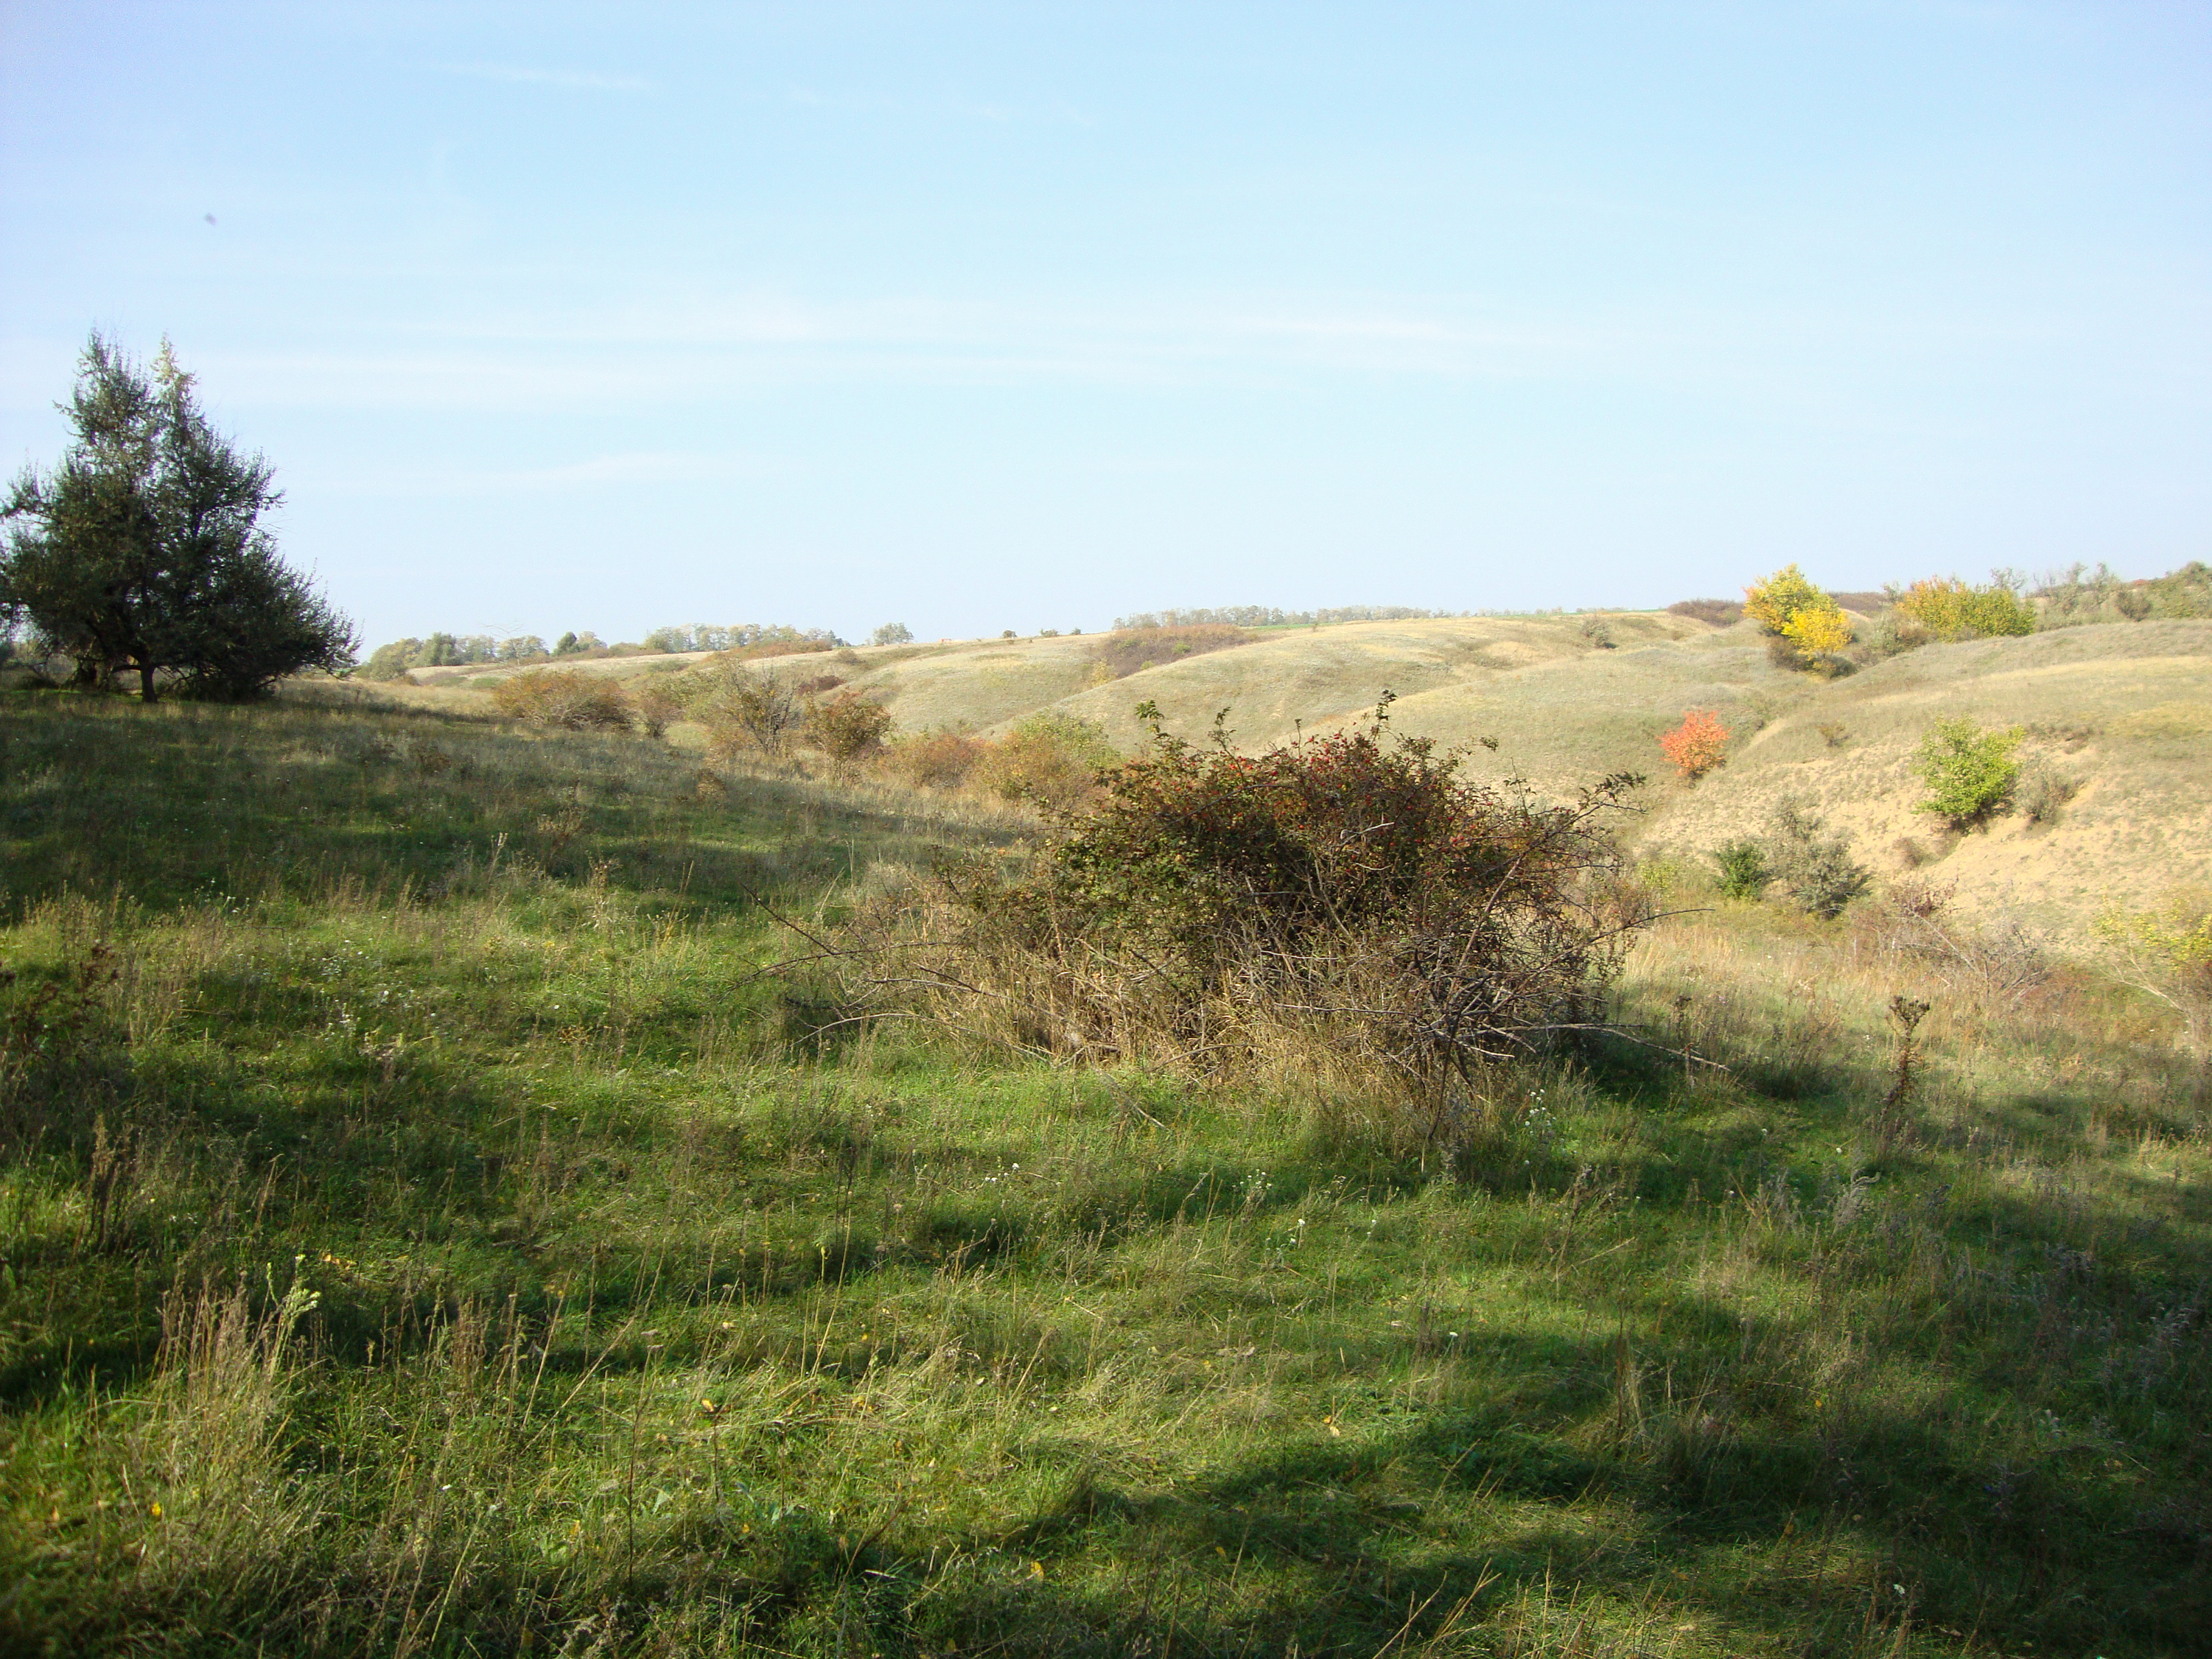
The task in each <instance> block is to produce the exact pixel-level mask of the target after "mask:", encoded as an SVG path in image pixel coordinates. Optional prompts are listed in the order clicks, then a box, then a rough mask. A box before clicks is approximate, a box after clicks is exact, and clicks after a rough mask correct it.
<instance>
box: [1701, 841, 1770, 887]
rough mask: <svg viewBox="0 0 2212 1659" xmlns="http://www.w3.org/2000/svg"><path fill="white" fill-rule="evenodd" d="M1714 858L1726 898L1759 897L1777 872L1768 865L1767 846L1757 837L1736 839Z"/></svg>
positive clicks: (1713, 856)
mask: <svg viewBox="0 0 2212 1659" xmlns="http://www.w3.org/2000/svg"><path fill="white" fill-rule="evenodd" d="M1712 858H1713V865H1714V867H1715V868H1716V869H1717V871H1718V872H1719V875H1720V890H1721V896H1722V897H1723V898H1733V899H1756V898H1758V897H1759V896H1762V895H1763V894H1765V891H1766V889H1767V886H1768V884H1770V883H1771V882H1772V881H1773V879H1774V872H1773V871H1771V870H1770V869H1768V868H1767V866H1766V849H1765V848H1763V847H1761V846H1760V845H1759V843H1758V842H1755V841H1732V842H1729V844H1728V845H1727V846H1725V847H1723V848H1721V849H1720V851H1719V852H1717V853H1715V854H1713V855H1712Z"/></svg>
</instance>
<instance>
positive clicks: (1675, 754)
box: [1659, 708, 1729, 783]
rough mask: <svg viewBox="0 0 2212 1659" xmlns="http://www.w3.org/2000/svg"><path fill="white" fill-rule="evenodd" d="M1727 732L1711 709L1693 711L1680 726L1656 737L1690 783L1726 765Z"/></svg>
mask: <svg viewBox="0 0 2212 1659" xmlns="http://www.w3.org/2000/svg"><path fill="white" fill-rule="evenodd" d="M1728 735H1729V734H1728V728H1727V727H1726V726H1723V725H1722V724H1721V722H1720V717H1719V716H1718V715H1717V714H1715V713H1714V712H1713V711H1712V710H1711V709H1710V708H1692V709H1691V710H1690V711H1689V712H1688V713H1687V714H1684V715H1683V716H1682V723H1681V724H1680V726H1676V727H1675V728H1674V730H1673V731H1671V732H1662V733H1661V734H1660V737H1659V747H1660V748H1662V750H1665V751H1666V753H1667V758H1668V760H1670V761H1672V762H1674V764H1675V766H1676V767H1677V768H1678V769H1680V771H1681V774H1682V775H1683V776H1684V777H1685V778H1687V779H1688V780H1690V781H1692V782H1693V783H1694V782H1695V781H1697V780H1698V779H1699V778H1701V777H1703V776H1705V774H1706V773H1708V772H1710V771H1711V770H1712V769H1714V768H1715V767H1717V766H1722V765H1724V764H1726V763H1727V761H1728Z"/></svg>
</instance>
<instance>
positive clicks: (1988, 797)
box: [1913, 715, 2027, 829]
mask: <svg viewBox="0 0 2212 1659" xmlns="http://www.w3.org/2000/svg"><path fill="white" fill-rule="evenodd" d="M2026 735H2027V733H2026V732H2022V731H2021V729H2020V728H2019V727H2018V726H2013V727H2011V728H2009V729H2008V730H2005V731H1998V732H1989V731H1984V730H1983V729H1982V727H1981V726H1979V725H1978V724H1977V723H1976V722H1975V721H1973V720H1970V719H1968V718H1966V716H1964V715H1961V716H1960V717H1959V718H1958V719H1956V720H1937V721H1936V723H1935V724H1934V725H1933V726H1929V728H1928V731H1927V732H1926V734H1925V735H1924V736H1923V737H1922V738H1921V740H1920V752H1919V755H1918V757H1917V759H1916V760H1915V761H1914V763H1913V769H1914V770H1915V771H1916V772H1917V773H1918V774H1919V775H1920V777H1921V780H1922V781H1923V782H1925V783H1926V784H1927V786H1928V788H1929V795H1928V799H1925V800H1923V801H1922V802H1921V803H1920V805H1919V809H1918V810H1919V811H1923V812H1930V813H1933V814H1934V815H1935V816H1936V817H1940V818H1942V820H1943V822H1944V823H1946V824H1947V825H1948V826H1949V827H1950V828H1951V829H1971V828H1972V827H1973V826H1974V825H1976V824H1978V823H1985V822H1987V821H1988V820H1989V819H1990V817H1994V816H1995V815H1996V813H1998V812H2001V811H2003V810H2004V808H2005V807H2006V806H2008V805H2010V804H2011V801H2012V795H2013V790H2014V788H2015V786H2016V785H2017V784H2018V783H2019V781H2020V762H2019V761H2018V760H2016V759H2015V758H2014V751H2015V750H2017V749H2018V748H2019V747H2020V744H2021V738H2024V737H2025V736H2026Z"/></svg>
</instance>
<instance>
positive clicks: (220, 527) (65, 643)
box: [0, 333, 354, 701]
mask: <svg viewBox="0 0 2212 1659" xmlns="http://www.w3.org/2000/svg"><path fill="white" fill-rule="evenodd" d="M64 413H66V414H67V415H68V416H69V418H70V426H71V427H72V428H73V429H74V434H75V435H74V439H73V441H72V442H71V444H70V448H69V451H68V452H67V453H66V454H64V457H63V459H62V461H61V464H60V465H59V466H58V468H57V469H56V470H55V471H53V472H52V473H51V474H45V473H40V472H39V471H35V470H32V471H26V472H24V473H23V474H22V475H21V477H18V478H17V479H16V481H15V486H14V488H13V489H12V490H11V491H10V493H9V498H8V504H7V507H6V509H5V513H4V516H5V517H6V518H7V519H8V520H10V528H9V538H8V543H7V546H6V550H5V551H4V553H0V612H4V613H5V615H6V617H7V618H8V619H9V621H11V622H12V621H14V620H15V618H17V617H21V618H24V619H27V620H28V622H29V623H30V624H31V627H32V630H33V635H34V636H35V637H36V639H37V640H38V641H39V642H40V644H41V645H43V646H44V647H46V648H47V649H49V650H51V651H52V652H55V653H60V654H63V655H66V656H69V657H72V658H74V659H76V664H77V678H78V681H79V683H80V684H88V685H89V684H112V682H113V681H114V679H115V678H116V677H117V676H118V674H120V673H122V672H124V671H131V672H133V673H135V674H137V677H138V680H139V689H140V690H141V693H142V695H143V696H145V697H146V698H147V699H148V700H149V701H151V700H152V699H153V698H154V697H155V695H156V692H157V688H158V687H159V685H160V684H161V681H162V680H163V679H164V678H173V679H174V680H175V681H176V682H177V684H179V689H180V690H183V691H184V692H185V694H186V695H188V696H200V697H208V698H217V699H224V700H230V701H237V700H241V699H245V698H249V697H253V696H260V695H261V694H263V693H264V692H265V691H266V690H268V688H269V687H270V685H272V684H275V683H276V681H277V680H279V679H281V678H283V677H285V676H286V675H288V674H295V673H298V672H300V671H301V670H303V669H308V668H321V669H329V670H336V669H340V668H343V667H345V666H347V665H349V664H350V663H351V662H352V660H353V649H354V636H353V630H352V628H351V626H350V624H349V623H347V622H346V620H345V619H344V618H343V617H340V616H339V615H338V614H337V612H336V611H333V610H331V607H330V605H328V604H327V603H326V602H325V600H324V599H322V597H321V596H320V595H319V594H318V593H317V592H315V590H314V587H313V584H311V583H310V582H309V581H308V580H307V578H305V577H304V576H302V575H301V574H299V573H298V572H297V571H295V570H293V569H291V568H289V566H287V565H286V564H285V563H284V562H283V560H281V559H280V558H278V556H277V555H276V544H275V542H274V541H273V540H272V539H271V538H270V535H269V533H268V532H267V531H266V530H264V528H262V527H261V525H260V522H259V520H260V518H261V515H262V514H263V513H265V512H267V511H268V510H269V509H270V507H274V506H276V504H277V502H278V501H281V500H282V499H283V497H282V496H281V495H279V493H278V492H277V490H276V488H275V486H274V484H273V483H272V482H271V480H272V477H273V474H272V471H271V469H270V465H269V464H268V462H266V461H265V460H264V459H262V458H261V457H260V456H258V455H249V454H246V453H244V452H242V451H240V450H239V449H238V448H237V447H234V445H233V444H231V443H230V442H229V441H228V440H227V439H225V438H223V437H222V436H221V435H219V434H217V433H216V430H215V428H213V426H212V425H211V424H210V422H209V421H208V418H207V416H206V415H205V414H204V413H203V412H202V410H200V408H199V405H198V402H197V399H196V398H194V396H193V394H192V377H191V375H189V374H185V373H184V372H183V371H182V370H181V369H179V368H178V367H177V365H176V362H175V359H174V358H173V357H172V356H170V355H169V350H168V347H167V343H166V342H165V343H163V346H162V349H161V356H160V357H159V358H158V359H157V361H156V362H155V366H154V368H153V370H152V372H151V374H149V373H148V372H147V371H146V370H144V369H143V368H140V367H139V366H138V365H137V364H136V363H133V362H131V361H130V360H129V359H128V358H126V357H125V356H123V354H122V353H121V352H119V351H118V350H117V349H115V348H113V347H112V346H111V345H110V344H109V343H107V342H106V340H104V339H103V338H101V337H100V335H98V334H97V333H95V334H94V336H93V337H92V338H91V340H90V342H89V343H88V344H87V345H86V347H85V349H84V355H83V356H82V360H81V362H80V368H79V371H78V378H77V384H76V390H75V392H73V394H72V396H71V398H70V402H69V403H68V404H65V405H64Z"/></svg>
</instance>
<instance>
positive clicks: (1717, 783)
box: [1644, 622, 2212, 945]
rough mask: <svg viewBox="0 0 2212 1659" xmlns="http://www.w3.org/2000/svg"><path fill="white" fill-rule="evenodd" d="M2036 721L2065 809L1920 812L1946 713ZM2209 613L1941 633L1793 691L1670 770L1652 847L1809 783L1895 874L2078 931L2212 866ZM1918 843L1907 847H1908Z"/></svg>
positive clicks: (1752, 827) (1693, 845) (1760, 809)
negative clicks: (1931, 738)
mask: <svg viewBox="0 0 2212 1659" xmlns="http://www.w3.org/2000/svg"><path fill="white" fill-rule="evenodd" d="M1960 716H1965V717H1966V718H1970V719H1972V720H1978V721H1980V722H1981V723H1983V724H1984V725H1986V726H2015V725H2017V726H2027V729H2028V733H2029V735H2028V740H2027V744H2025V745H2024V746H2023V748H2022V750H2021V759H2022V760H2023V762H2025V763H2028V764H2029V765H2031V766H2035V767H2040V768H2042V769H2045V770H2046V771H2048V772H2049V773H2051V774H2055V775H2057V776H2058V777H2059V778H2061V779H2063V780H2064V781H2066V782H2067V783H2068V784H2069V786H2072V787H2073V788H2074V793H2073V794H2072V797H2071V799H2069V800H2067V801H2066V802H2065V803H2064V805H2063V806H2062V807H2061V808H2060V809H2059V811H2058V812H2057V817H2056V819H2055V821H2053V822H2051V823H2029V822H2027V819H2026V818H2025V817H2024V816H2022V815H2021V814H2018V813H2014V814H2010V815H2008V816H2004V817H1997V818H1996V819H1995V820H1993V821H1992V822H1991V823H1990V825H1989V826H1988V827H1987V828H1986V829H1984V830H1980V831H1978V832H1975V833H1972V834H1969V835H1966V836H1957V837H1954V836H1947V835H1946V834H1944V833H1943V831H1942V827H1941V825H1940V823H1938V821H1937V820H1936V818H1934V817H1931V816H1930V815H1929V814H1927V813H1924V812H1921V811H1916V810H1915V808H1916V806H1917V803H1918V802H1919V801H1920V800H1921V799H1923V797H1924V796H1925V794H1926V793H1927V790H1926V788H1925V787H1924V785H1923V783H1922V781H1920V779H1919V778H1918V777H1917V775H1915V774H1914V772H1913V770H1912V757H1913V755H1914V752H1915V750H1917V747H1918V744H1919V742H1920V738H1921V735H1922V733H1923V732H1925V731H1926V730H1927V728H1928V726H1929V724H1930V723H1932V722H1933V721H1935V720H1938V719H1948V718H1956V717H1960ZM2207 732H2212V623H2203V622H2167V623H2144V624H2142V625H2140V626H2137V627H2130V628H2117V627H2115V628H2093V629H2090V628H2084V629H2065V630H2063V631H2059V632H2055V633H2049V634H2038V635H2030V636H2028V637H2027V638H2024V639H2009V640H1986V641H1977V642H1973V643H1969V644H1960V645H1952V646H1934V647H1928V648H1926V649H1924V650H1921V651H1916V652H1913V653H1910V654H1908V655H1905V656H1902V657H1898V658H1893V659H1891V660H1890V661H1888V662H1885V663H1882V664H1881V665H1877V666H1875V667H1874V668H1872V669H1869V670H1868V671H1865V672H1864V673H1862V674H1858V675H1856V676H1853V677H1852V678H1848V679H1844V680H1839V681H1836V682H1833V683H1831V684H1825V685H1822V684H1815V683H1812V682H1806V683H1804V684H1802V685H1801V686H1799V687H1797V688H1796V696H1795V700H1794V701H1793V702H1791V703H1790V705H1789V706H1787V707H1786V708H1784V709H1783V710H1781V711H1780V712H1779V713H1778V714H1777V717H1776V718H1775V719H1774V720H1772V721H1771V723H1770V724H1768V725H1766V726H1764V727H1763V728H1761V729H1759V730H1758V731H1757V732H1755V733H1753V734H1751V735H1750V737H1749V740H1748V741H1747V742H1743V743H1742V744H1741V746H1740V747H1739V748H1738V750H1736V752H1735V755H1734V756H1733V757H1731V758H1730V760H1729V764H1728V766H1727V768H1726V769H1724V770H1723V771H1721V772H1717V773H1715V774H1712V775H1709V776H1708V777H1706V778H1705V780H1703V781H1701V782H1699V784H1697V785H1696V786H1694V787H1684V786H1680V785H1675V784H1671V783H1670V784H1668V786H1666V789H1665V792H1664V801H1665V805H1664V806H1663V809H1662V811H1661V812H1660V813H1659V814H1658V815H1657V816H1656V818H1655V821H1654V822H1653V823H1651V825H1650V830H1649V833H1648V835H1647V836H1646V838H1645V841H1644V850H1646V851H1647V852H1650V853H1653V854H1673V855H1676V856H1682V857H1696V856H1699V855H1700V854H1704V853H1705V852H1708V851H1710V850H1711V849H1712V848H1717V847H1718V846H1720V845H1722V844H1723V842H1728V841H1730V840H1733V839H1735V838H1736V837H1738V836H1746V835H1753V834H1756V833H1757V832H1758V831H1759V829H1762V828H1763V827H1764V825H1765V819H1766V817H1767V815H1768V814H1769V812H1771V810H1772V808H1773V805H1774V804H1775V803H1776V802H1777V801H1778V800H1780V799H1783V798H1784V797H1786V796H1795V797H1797V798H1800V799H1803V800H1805V801H1807V802H1808V803H1810V804H1811V805H1812V806H1813V807H1814V811H1818V812H1819V813H1820V814H1821V815H1822V816H1824V817H1826V818H1827V819H1828V821H1829V825H1830V827H1831V829H1834V830H1838V831H1840V832H1842V833H1844V834H1845V835H1847V836H1849V837H1850V841H1851V845H1852V851H1853V855H1854V856H1855V857H1857V859H1858V860H1860V861H1862V862H1863V863H1865V864H1867V865H1869V866H1871V867H1873V868H1874V869H1875V871H1876V872H1879V873H1881V874H1883V875H1892V874H1900V873H1903V872H1905V871H1906V870H1907V869H1913V870H1915V871H1916V872H1917V875H1919V876H1920V877H1921V878H1925V879H1929V880H1933V881H1936V882H1939V883H1942V884H1947V885H1948V884H1955V886H1956V895H1955V900H1954V902H1955V903H1956V904H1957V905H1958V906H1959V907H1960V908H1962V909H1964V910H1966V911H1968V912H1969V913H1973V914H1978V915H1983V916H1985V917H1994V916H1998V915H2002V916H2004V917H2006V918H2007V919H2009V920H2013V921H2021V922H2026V923H2029V924H2032V925H2034V926H2037V927H2044V928H2047V929H2050V930H2051V931H2052V932H2053V933H2056V934H2057V935H2058V936H2060V937H2061V938H2062V939H2066V940H2069V941H2071V942H2073V943H2075V944H2077V945H2078V944H2081V943H2083V942H2085V936H2086V933H2087V927H2088V924H2089V923H2090V922H2091V921H2093V919H2094V918H2095V917H2096V916H2097V915H2099V914H2100V912H2102V911H2103V910H2104V909H2106V908H2108V907H2109V906H2111V905H2112V904H2113V903H2115V902H2119V903H2136V902H2140V901H2141V900H2142V899H2145V898H2148V897H2150V896H2154V895H2155V894H2156V893H2157V892H2159V891H2160V890H2163V889H2164V888H2166V887H2168V886H2170V885H2172V884H2176V883H2180V882H2184V881H2190V880H2196V881H2202V880H2203V879H2204V878H2205V875H2206V873H2207V872H2208V871H2212V743H2208V741H2207V739H2206V736H2205V734H2206V733H2207ZM1908 843H1909V845H1908Z"/></svg>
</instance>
